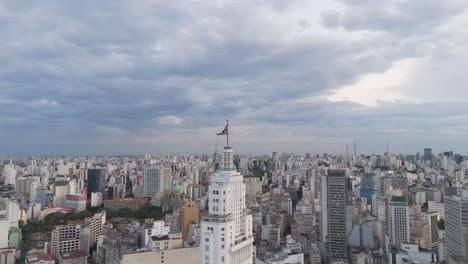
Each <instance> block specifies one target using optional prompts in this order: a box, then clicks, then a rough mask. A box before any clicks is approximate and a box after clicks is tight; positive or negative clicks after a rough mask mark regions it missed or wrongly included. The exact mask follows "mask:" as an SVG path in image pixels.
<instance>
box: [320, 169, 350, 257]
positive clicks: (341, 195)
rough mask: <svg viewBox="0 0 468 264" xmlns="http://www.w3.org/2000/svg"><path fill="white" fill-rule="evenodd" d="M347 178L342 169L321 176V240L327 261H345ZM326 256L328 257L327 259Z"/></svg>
mask: <svg viewBox="0 0 468 264" xmlns="http://www.w3.org/2000/svg"><path fill="white" fill-rule="evenodd" d="M346 192H347V180H346V175H345V171H344V170H330V171H328V175H327V176H322V190H321V193H322V212H321V214H322V225H323V226H322V228H321V230H322V234H321V236H322V242H323V243H324V245H325V250H326V254H325V256H324V257H325V258H326V260H328V261H327V262H329V263H333V262H337V261H346V259H347V251H348V250H347V236H346V204H347V198H346V197H347V194H346ZM327 258H328V259H327Z"/></svg>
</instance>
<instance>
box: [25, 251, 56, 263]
mask: <svg viewBox="0 0 468 264" xmlns="http://www.w3.org/2000/svg"><path fill="white" fill-rule="evenodd" d="M26 264H55V260H54V259H53V258H52V256H51V255H49V254H44V253H37V254H33V255H28V256H26Z"/></svg>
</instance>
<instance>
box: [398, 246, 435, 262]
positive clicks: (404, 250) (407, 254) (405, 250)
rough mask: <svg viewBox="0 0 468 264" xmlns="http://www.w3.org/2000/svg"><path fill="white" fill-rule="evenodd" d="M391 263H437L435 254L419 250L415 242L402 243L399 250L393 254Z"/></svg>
mask: <svg viewBox="0 0 468 264" xmlns="http://www.w3.org/2000/svg"><path fill="white" fill-rule="evenodd" d="M393 263H395V264H407V263H425V264H430V263H437V255H436V253H434V252H431V251H421V250H420V249H419V247H418V245H416V244H408V243H402V244H401V250H399V251H398V252H397V253H396V254H395V259H394V262H393Z"/></svg>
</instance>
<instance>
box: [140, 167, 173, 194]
mask: <svg viewBox="0 0 468 264" xmlns="http://www.w3.org/2000/svg"><path fill="white" fill-rule="evenodd" d="M171 188H172V170H171V168H165V167H161V166H147V167H145V168H144V171H143V194H144V196H145V197H153V196H154V195H155V194H156V193H169V192H171Z"/></svg>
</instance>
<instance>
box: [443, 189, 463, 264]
mask: <svg viewBox="0 0 468 264" xmlns="http://www.w3.org/2000/svg"><path fill="white" fill-rule="evenodd" d="M444 203H445V205H444V215H445V250H446V257H447V259H449V258H450V257H462V258H465V259H468V252H467V251H468V250H467V248H468V240H467V237H466V236H465V235H464V234H463V232H462V230H463V227H468V190H463V191H462V193H461V194H460V195H452V196H445V197H444Z"/></svg>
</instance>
